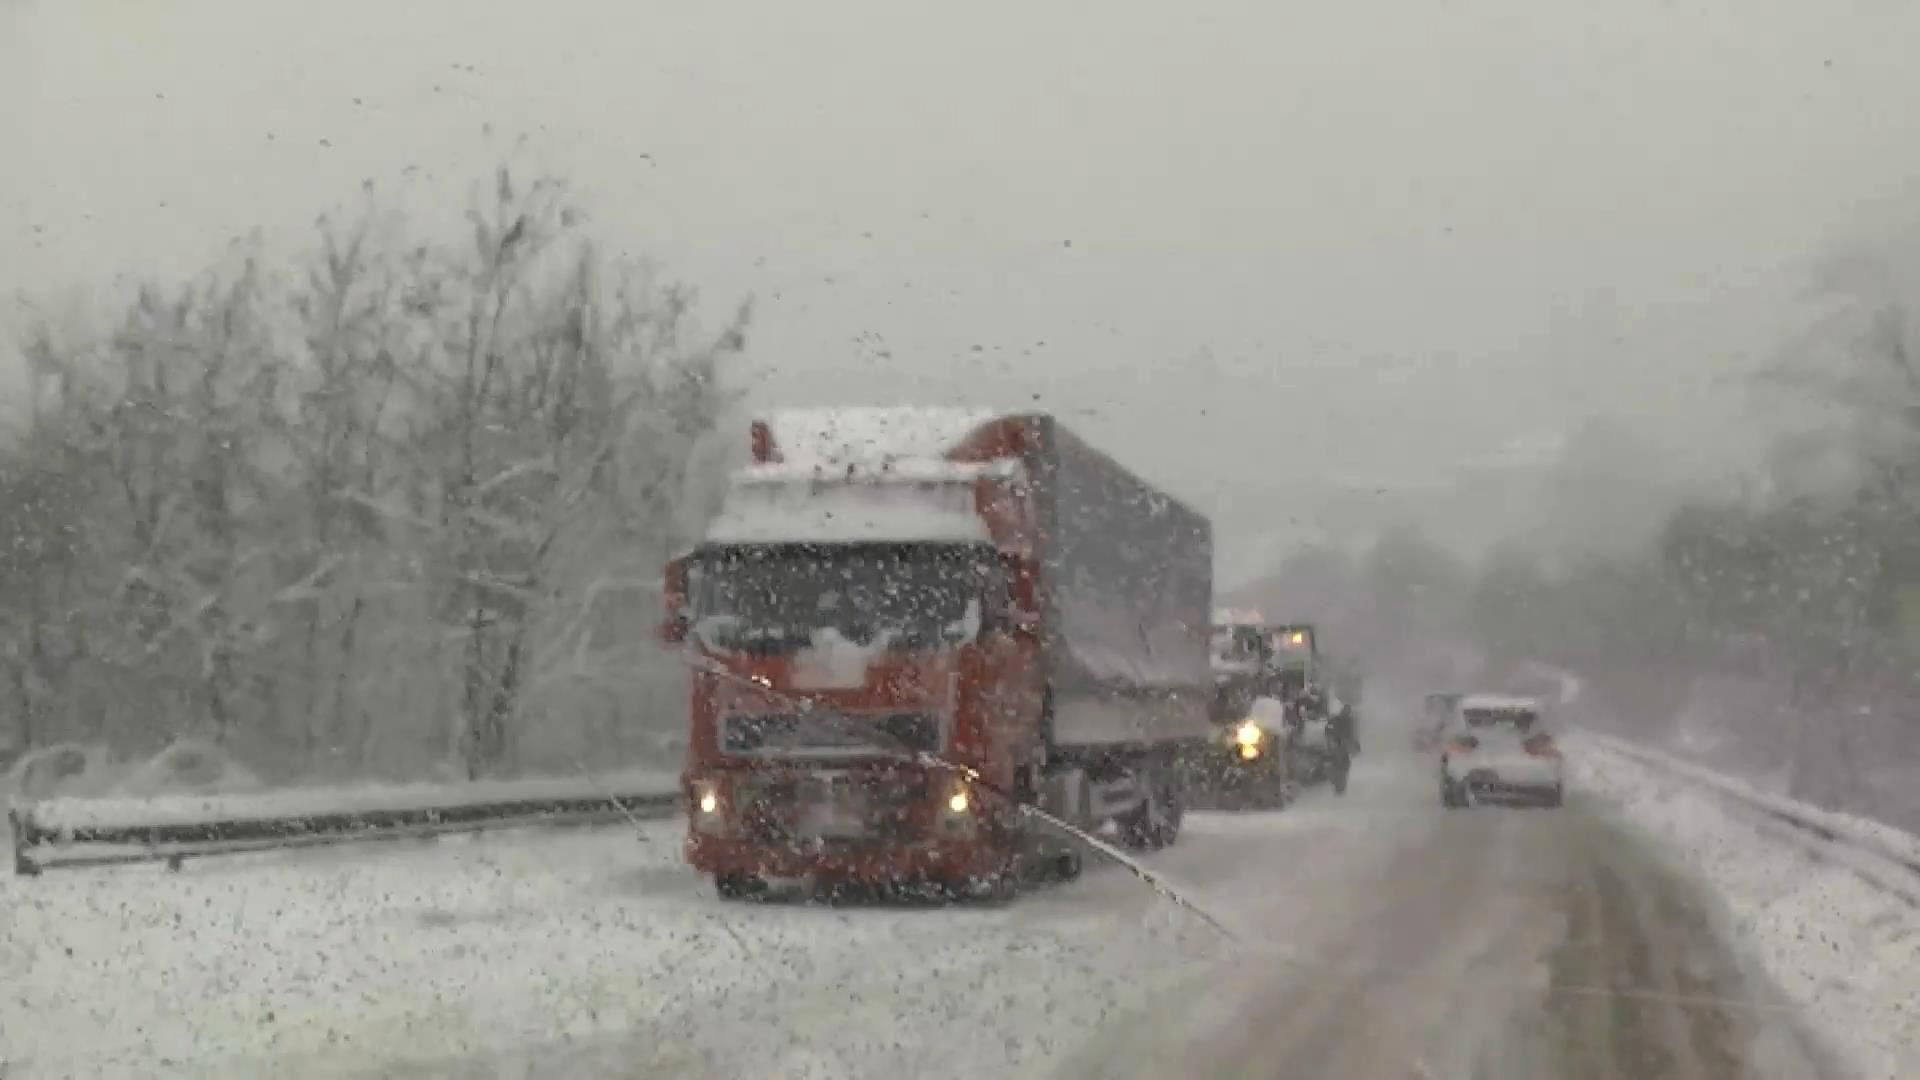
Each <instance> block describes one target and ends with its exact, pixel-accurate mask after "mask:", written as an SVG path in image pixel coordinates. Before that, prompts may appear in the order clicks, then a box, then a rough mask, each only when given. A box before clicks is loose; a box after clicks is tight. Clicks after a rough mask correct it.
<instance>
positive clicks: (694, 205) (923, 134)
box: [0, 0, 1920, 578]
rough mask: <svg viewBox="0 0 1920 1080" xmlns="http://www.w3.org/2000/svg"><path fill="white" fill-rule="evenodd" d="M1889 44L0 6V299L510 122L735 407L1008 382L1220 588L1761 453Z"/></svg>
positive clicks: (1491, 21)
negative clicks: (679, 303)
mask: <svg viewBox="0 0 1920 1080" xmlns="http://www.w3.org/2000/svg"><path fill="white" fill-rule="evenodd" d="M1916 41H1920V5H1916V4H1913V3H1911V2H1907V0H1707V2H1686V0H1675V2H1671V3H1657V2H1652V0H1610V2H1608V3H1593V2H1591V0H1318V2H1313V3H1307V2H1302V0H1258V2H1254V0H1248V2H1208V0H1188V2H1183V3H1177V4H1166V3H1152V4H1149V3H1140V2H1135V0H1107V2H1105V3H1099V4H1093V3H1074V4H1069V3H1065V2H1054V3H1044V2H1039V0H1022V2H1011V0H975V2H972V3H966V4H917V3H911V2H901V0H809V2H806V3H782V2H776V0H761V2H758V3H738V2H735V3H727V2H722V0H696V2H686V0H678V2H674V3H661V2H646V0H544V2H542V3H511V4H508V3H487V2H483V0H434V2H416V0H328V2H325V3H321V2H318V0H307V2H300V3H290V2H283V0H119V2H106V0H0V138H4V139H5V142H4V149H0V153H4V155H5V157H4V160H0V256H4V257H0V289H6V290H8V291H12V290H18V289H26V290H29V291H32V292H41V293H45V292H48V291H55V290H62V289H67V288H70V287H72V286H75V285H77V284H83V283H88V282H93V283H105V282H110V281H111V280H112V279H113V278H114V277H115V275H117V274H130V275H144V274H154V273H160V274H169V275H178V274H184V273H189V272H192V271H194V270H196V269H198V268H199V267H201V266H203V265H205V264H206V263H207V262H208V261H209V260H211V259H212V258H213V257H214V256H216V255H217V254H218V252H219V251H220V249H221V248H222V246H223V245H224V243H225V242H226V240H227V239H228V238H229V237H231V236H232V235H234V234H236V233H239V232H242V231H244V230H246V229H249V228H251V227H253V226H256V225H258V226H261V227H263V228H264V229H265V230H266V231H267V234H268V236H269V237H270V238H275V239H278V238H289V239H298V238H300V234H299V232H298V230H300V229H301V228H303V227H304V226H305V225H306V224H307V223H308V222H310V221H311V219H312V218H313V216H314V215H315V214H316V213H317V212H318V211H320V210H322V209H324V208H326V207H327V206H329V205H331V204H336V203H339V202H342V201H344V200H347V199H350V198H351V197H352V196H353V194H354V192H355V191H356V190H357V188H358V185H359V183H360V181H361V180H363V179H365V178H368V177H372V178H375V179H376V180H379V181H380V182H382V183H383V184H384V183H390V182H392V181H395V180H397V179H399V178H400V177H401V176H402V175H403V173H405V172H406V170H409V169H412V170H414V171H413V173H412V175H413V177H414V179H415V182H416V183H417V184H419V185H424V186H425V187H427V188H429V189H432V188H434V187H435V186H436V185H439V186H440V187H442V188H444V189H445V191H446V192H447V193H448V194H450V195H452V196H456V197H457V196H458V195H459V194H460V193H461V191H462V188H461V187H459V186H456V185H460V184H464V183H465V182H466V181H467V180H468V179H470V178H472V177H474V176H476V175H479V174H480V172H479V170H483V169H484V168H485V166H486V164H487V163H488V162H489V161H492V160H495V159H497V158H498V157H499V156H500V155H501V153H502V152H503V151H504V150H506V149H507V148H510V147H511V146H512V144H513V139H514V137H515V136H519V135H525V136H526V137H527V140H526V143H525V145H524V146H523V147H522V148H521V149H520V150H519V151H518V153H519V158H520V159H521V160H525V161H528V162H531V163H535V164H539V165H542V166H545V167H549V168H552V169H554V170H556V171H559V172H562V173H564V174H565V175H567V176H569V177H571V178H572V179H573V180H574V182H575V183H576V184H577V185H578V186H579V187H580V188H582V189H583V191H584V193H585V195H586V197H587V199H588V200H589V202H590V204H591V205H592V207H593V208H594V210H595V212H596V216H597V219H598V221H599V222H600V224H601V225H602V226H603V227H604V229H605V230H606V232H607V234H608V235H609V237H611V238H612V239H613V240H614V242H615V243H617V244H619V245H621V246H624V247H627V248H629V249H631V250H632V251H634V252H636V253H645V254H649V255H653V256H657V257H659V258H660V259H662V260H664V261H665V262H666V263H667V264H668V265H669V267H670V268H671V269H672V270H674V271H675V272H676V273H677V274H678V275H680V276H682V277H684V278H686V279H688V280H690V281H692V282H694V283H696V284H698V285H700V286H702V288H703V289H704V290H705V292H706V293H707V295H708V296H709V297H712V298H715V299H716V300H718V299H731V298H736V297H741V296H744V295H747V294H752V295H754V296H755V297H757V299H758V308H757V320H756V321H757V326H756V330H755V333H754V334H753V338H752V342H753V355H754V358H755V363H756V364H757V365H758V367H759V368H760V369H761V370H762V371H763V372H764V373H765V377H764V378H763V380H762V381H760V382H759V383H758V384H756V390H755V394H756V396H757V398H759V399H760V400H762V401H766V402H775V401H783V402H784V401H791V402H801V403H808V404H819V403H830V402H832V401H834V400H842V399H846V400H862V401H876V400H877V401H887V400H914V401H928V402H936V401H943V400H955V399H959V400H966V401H970V402H976V403H987V404H1001V405H1020V406H1026V407H1031V406H1033V405H1034V404H1035V403H1036V397H1035V395H1038V398H1037V403H1038V404H1039V405H1040V406H1041V407H1045V408H1048V409H1051V410H1054V411H1056V412H1058V413H1060V414H1061V415H1063V416H1064V417H1066V418H1067V419H1068V420H1069V422H1070V423H1072V424H1074V425H1076V426H1077V427H1079V428H1081V429H1083V430H1084V433H1085V434H1086V435H1088V436H1089V437H1090V438H1091V439H1093V440H1094V441H1095V442H1097V443H1099V444H1101V445H1103V446H1105V447H1107V448H1109V449H1111V450H1112V451H1114V453H1115V454H1116V455H1117V456H1118V457H1120V458H1122V459H1123V460H1125V461H1127V462H1128V463H1130V464H1132V465H1134V466H1135V467H1137V468H1138V469H1139V470H1140V471H1141V472H1143V473H1145V474H1146V475H1148V476H1150V477H1153V478H1154V479H1156V480H1158V481H1160V482H1162V483H1165V484H1167V485H1169V486H1171V487H1172V488H1174V489H1175V490H1176V491H1178V492H1180V493H1181V494H1183V495H1185V496H1187V497H1188V498H1190V499H1191V500H1192V501H1193V502H1195V503H1197V504H1199V505H1200V506H1201V507H1203V508H1204V509H1206V510H1208V511H1209V512H1211V513H1213V514H1214V516H1215V518H1216V521H1217V523H1218V526H1219V529H1220V532H1221V534H1222V540H1223V548H1224V551H1223V563H1222V568H1221V569H1222V572H1223V575H1224V576H1226V577H1229V578H1231V577H1237V576H1241V575H1244V574H1245V573H1247V572H1249V571H1251V570H1252V569H1254V568H1255V567H1257V566H1258V565H1259V563H1260V562H1261V561H1262V560H1263V559H1265V558H1267V557H1269V556H1270V555H1271V554H1272V553H1273V550H1274V548H1275V547H1276V545H1283V544H1286V543H1290V542H1294V541H1297V540H1298V539H1300V538H1303V537H1311V536H1314V535H1316V534H1317V533H1323V532H1330V533H1334V534H1345V533H1346V532H1348V531H1349V530H1353V529H1365V528H1369V527H1374V526H1377V525H1378V524H1380V523H1381V522H1384V521H1388V520H1391V519H1393V518H1394V517H1396V516H1415V517H1419V518H1422V519H1423V520H1426V521H1428V522H1429V523H1430V524H1432V525H1433V527H1434V528H1435V529H1436V530H1437V531H1439V532H1441V533H1443V534H1445V535H1448V536H1450V537H1454V538H1456V539H1460V540H1462V541H1463V542H1471V541H1474V540H1477V539H1486V538H1488V537H1490V536H1491V535H1493V534H1494V533H1497V532H1500V531H1503V530H1506V529H1510V528H1513V527H1516V524H1517V523H1520V522H1521V520H1522V519H1523V518H1525V516H1526V513H1527V511H1526V510H1525V508H1524V507H1522V506H1521V505H1520V504H1519V503H1517V502H1516V501H1515V500H1516V499H1517V498H1519V497H1520V496H1521V495H1523V494H1525V493H1527V492H1529V491H1531V488H1530V487H1529V486H1528V485H1529V484H1531V483H1534V482H1535V474H1533V473H1530V472H1528V470H1529V469H1530V468H1532V467H1534V466H1536V465H1538V464H1539V463H1540V462H1542V461H1543V460H1551V458H1552V457H1553V455H1554V454H1555V453H1556V452H1557V447H1558V446H1559V445H1560V443H1561V442H1562V441H1563V440H1565V439H1566V438H1568V437H1569V436H1570V435H1571V433H1572V432H1573V431H1575V430H1576V429H1577V428H1578V427H1579V426H1580V425H1581V424H1582V423H1583V422H1585V421H1587V420H1589V419H1592V418H1595V417H1607V418H1611V419H1614V420H1618V421H1621V422H1624V423H1626V424H1628V425H1630V426H1631V428H1632V430H1633V431H1635V432H1636V433H1637V434H1638V435H1639V436H1640V437H1641V438H1643V439H1645V440H1646V443H1645V445H1646V446H1647V447H1648V448H1649V450H1650V452H1651V453H1652V454H1653V460H1655V461H1657V462H1661V463H1663V465H1664V466H1665V469H1666V470H1667V471H1670V472H1671V473H1673V474H1675V475H1713V474H1714V473H1715V471H1716V470H1721V469H1724V468H1726V467H1727V466H1728V465H1729V464H1730V463H1732V462H1735V461H1738V460H1741V459H1742V458H1743V456H1744V455H1747V454H1750V453H1751V452H1752V444H1753V443H1754V442H1755V441H1756V440H1758V439H1759V438H1761V437H1762V436H1761V434H1760V433H1759V432H1758V431H1757V430H1756V428H1755V425H1754V423H1753V422H1752V419H1751V417H1750V415H1749V414H1748V413H1747V412H1745V405H1744V403H1743V401H1742V400H1741V399H1742V397H1743V395H1742V394H1740V393H1739V392H1738V391H1737V389H1736V387H1737V383H1730V382H1728V381H1727V380H1728V376H1729V375H1730V373H1734V372H1737V371H1738V370H1739V369H1740V368H1741V367H1742V366H1743V365H1746V364H1750V363H1751V360H1752V357H1753V356H1755V355H1756V354H1758V353H1759V352H1760V351H1762V350H1765V349H1766V348H1769V347H1770V346H1772V345H1773V344H1774V343H1776V342H1777V341H1778V340H1780V338H1781V335H1782V334H1783V333H1784V332H1785V328H1786V326H1787V325H1788V324H1790V323H1791V321H1792V314H1791V311H1790V309H1787V308H1784V307H1783V304H1782V299H1783V297H1785V296H1788V295H1789V294H1790V293H1791V292H1792V291H1793V290H1795V289H1798V288H1799V287H1800V286H1801V285H1802V284H1803V283H1804V281H1805V273H1806V271H1805V264H1806V262H1807V260H1808V259H1809V258H1811V257H1812V256H1813V255H1815V254H1817V253H1818V252H1819V251H1820V250H1822V249H1823V248H1825V247H1830V246H1831V244H1832V243H1833V238H1834V236H1835V235H1836V233H1844V232H1846V231H1847V230H1854V229H1857V228H1858V227H1859V223H1860V221H1861V219H1862V214H1863V212H1865V211H1863V209H1862V208H1863V207H1882V206H1886V205H1889V204H1891V205H1895V206H1898V205H1899V204H1900V203H1901V202H1902V199H1903V196H1902V192H1904V191H1907V190H1910V189H1911V186H1912V182H1913V180H1914V179H1915V177H1916V176H1917V175H1920V109H1916V108H1914V103H1915V102H1920V65H1916V64H1914V63H1913V56H1914V52H1913V43H1914V42H1916ZM483 125H491V126H492V129H493V134H492V136H491V137H489V136H487V135H485V134H483ZM0 385H5V384H4V383H0ZM1668 479H1670V477H1669V478H1668ZM1529 505H1530V504H1529ZM1481 519H1487V520H1486V521H1484V522H1483V521H1482V520H1481Z"/></svg>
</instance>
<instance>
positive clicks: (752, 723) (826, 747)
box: [720, 710, 940, 757]
mask: <svg viewBox="0 0 1920 1080" xmlns="http://www.w3.org/2000/svg"><path fill="white" fill-rule="evenodd" d="M720 749H721V750H722V751H723V752H725V753H728V754H753V755H761V756H769V757H834V756H858V755H861V754H874V753H892V754H897V753H901V752H926V753H935V752H937V751H938V750H939V749H940V718H939V717H937V716H931V715H928V714H926V713H914V712H889V713H842V712H830V711H825V710H815V711H813V712H804V713H801V712H789V713H754V714H735V715H733V716H729V717H727V718H726V720H725V722H724V724H723V725H722V727H721V732H720Z"/></svg>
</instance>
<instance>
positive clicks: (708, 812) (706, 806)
mask: <svg viewBox="0 0 1920 1080" xmlns="http://www.w3.org/2000/svg"><path fill="white" fill-rule="evenodd" d="M693 827H694V828H695V829H697V830H699V831H700V832H703V833H717V832H720V831H722V830H723V829H725V828H726V816H725V815H724V814H722V813H721V812H720V784H719V782H718V781H714V780H695V781H694V782H693Z"/></svg>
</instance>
